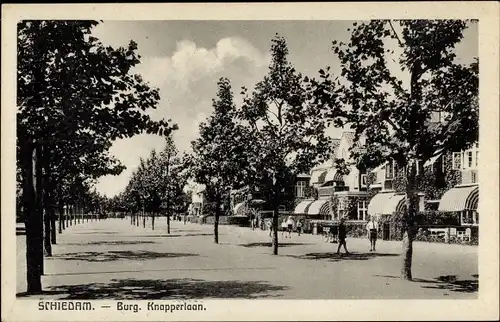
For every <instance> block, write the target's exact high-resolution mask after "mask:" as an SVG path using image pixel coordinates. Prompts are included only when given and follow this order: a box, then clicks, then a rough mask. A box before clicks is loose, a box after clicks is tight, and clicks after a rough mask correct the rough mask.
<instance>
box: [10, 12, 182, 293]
mask: <svg viewBox="0 0 500 322" xmlns="http://www.w3.org/2000/svg"><path fill="white" fill-rule="evenodd" d="M97 23H98V22H97V21H21V22H20V23H19V24H18V43H17V49H18V50H17V53H18V56H17V58H18V59H17V75H18V77H17V93H18V96H17V106H18V113H17V147H18V162H19V167H20V169H22V173H23V176H22V180H23V182H24V185H23V196H24V198H23V200H24V202H23V211H24V212H25V216H24V217H25V223H26V234H27V238H26V244H27V254H26V257H27V268H28V269H27V271H28V276H27V282H28V283H27V285H28V292H30V293H37V292H40V291H41V282H40V275H41V273H42V270H41V268H42V265H43V257H42V256H40V253H41V247H42V246H41V245H42V241H41V240H42V234H41V231H42V229H41V225H42V221H41V218H42V209H43V207H45V208H46V211H45V213H46V214H48V213H49V211H47V209H48V205H49V204H50V200H48V199H51V195H54V193H53V190H54V189H53V187H54V185H51V184H50V182H47V181H48V180H43V181H42V180H39V181H40V182H39V184H36V186H34V185H33V184H34V182H33V177H32V176H33V173H32V170H33V165H34V164H33V163H34V161H36V162H37V164H41V165H43V168H40V169H38V170H39V171H36V173H35V175H36V177H40V178H41V177H42V175H43V173H49V172H51V171H49V170H52V168H53V163H51V161H50V157H51V156H53V155H55V154H56V153H57V151H59V152H61V154H59V155H58V156H57V157H56V160H58V159H59V157H61V156H67V155H68V151H70V150H71V149H74V148H76V146H75V145H76V144H78V143H82V142H83V143H86V144H88V148H87V149H85V151H87V152H88V153H90V154H92V153H94V155H95V154H97V155H100V156H104V157H105V159H107V160H108V161H109V160H110V158H109V157H107V151H108V149H109V145H108V144H106V143H109V142H111V141H113V140H115V139H118V138H123V137H130V136H133V135H135V134H138V133H142V132H147V133H157V134H160V135H162V134H168V133H169V132H170V131H172V130H173V129H174V127H173V126H172V125H171V124H170V122H169V121H167V120H161V121H153V120H151V119H150V117H149V115H148V114H147V113H146V112H147V110H148V109H151V108H156V105H157V101H158V99H159V93H158V91H157V90H156V89H154V88H151V87H150V86H149V85H148V84H146V83H145V82H144V81H143V80H142V78H141V77H140V76H139V75H136V74H133V73H132V72H131V69H132V67H134V66H135V65H137V64H138V63H139V62H140V57H139V56H138V54H137V44H136V43H134V42H133V41H131V42H130V44H129V45H128V46H127V47H126V48H123V47H120V48H117V49H115V48H112V47H110V46H108V47H106V46H104V45H103V44H102V43H100V42H99V40H98V39H97V38H95V37H93V36H92V32H91V31H92V28H93V27H94V26H95V25H96V24H97ZM34 151H36V152H37V153H36V155H37V158H34V156H35V153H34ZM88 153H83V154H79V156H80V157H81V159H80V161H81V162H82V163H84V164H87V163H86V162H85V161H84V159H85V156H86V155H88ZM93 160H95V158H94V159H93ZM37 167H38V165H37ZM37 167H35V168H37ZM112 167H113V168H114V166H113V165H112ZM44 169H45V170H44ZM72 170H74V173H73V175H74V176H77V175H78V174H79V173H80V172H81V170H80V169H72ZM108 171H111V172H113V171H114V170H110V169H109V168H108V169H106V168H105V167H101V168H100V169H99V171H98V173H99V174H107V173H109V172H108ZM70 172H71V171H70ZM94 174H95V173H94ZM70 176H71V175H70ZM35 181H36V180H35ZM43 191H46V192H48V194H45V195H46V197H45V198H36V197H35V196H36V195H40V196H41V195H43V193H42V192H43ZM43 199H45V200H43ZM33 200H37V201H38V202H37V203H34V202H33ZM34 205H36V206H34ZM46 232H47V231H46Z"/></svg>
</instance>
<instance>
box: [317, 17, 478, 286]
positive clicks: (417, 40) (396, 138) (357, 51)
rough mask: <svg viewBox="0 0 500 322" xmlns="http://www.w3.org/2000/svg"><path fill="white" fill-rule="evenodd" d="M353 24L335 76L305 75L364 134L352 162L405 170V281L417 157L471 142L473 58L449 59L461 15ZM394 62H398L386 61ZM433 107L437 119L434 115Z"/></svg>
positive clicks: (337, 115)
mask: <svg viewBox="0 0 500 322" xmlns="http://www.w3.org/2000/svg"><path fill="white" fill-rule="evenodd" d="M353 25H354V29H353V30H352V34H351V38H350V40H349V42H348V43H346V44H345V43H337V41H333V51H334V52H335V54H336V55H337V56H338V58H339V60H340V66H341V75H340V78H338V77H337V78H336V79H333V80H332V79H331V77H330V75H327V77H323V78H322V79H321V80H319V81H317V80H313V81H311V83H312V86H311V88H312V91H313V92H314V96H315V102H316V103H317V104H318V105H319V106H322V107H323V108H324V109H325V110H326V111H327V113H329V115H328V116H329V117H330V119H331V120H334V122H335V124H337V125H341V126H342V125H349V126H350V127H351V128H352V129H353V130H354V131H355V133H356V138H355V141H359V138H360V137H361V136H362V135H363V136H364V137H365V138H366V144H365V145H366V146H365V148H366V149H365V151H363V152H362V153H360V152H354V151H353V156H354V158H355V159H356V160H357V162H358V164H361V165H363V167H365V168H373V167H376V166H378V165H380V164H383V163H384V162H395V164H396V166H397V168H398V169H399V171H400V172H401V173H402V174H403V176H404V177H405V180H404V181H405V189H404V190H405V194H406V212H405V216H404V222H403V229H404V237H403V255H404V256H403V265H402V269H401V277H402V278H403V279H406V280H411V279H412V273H411V264H412V254H413V247H412V242H413V238H414V235H415V228H416V225H415V215H416V212H417V207H418V199H417V198H418V197H417V191H416V162H417V160H420V162H426V161H427V160H429V159H430V158H431V157H433V156H435V155H438V154H439V153H442V152H443V151H459V150H462V149H464V148H466V147H468V146H469V145H471V144H472V143H473V142H475V141H477V138H478V61H477V59H476V60H475V61H474V62H473V63H472V64H471V65H469V66H465V65H462V64H459V63H457V62H456V61H455V57H456V54H455V51H454V48H455V46H456V44H457V43H459V42H460V40H461V39H462V38H463V30H464V29H465V28H466V27H467V22H465V21H458V20H401V21H388V20H374V21H370V22H366V23H361V24H358V23H354V24H353ZM391 44H392V46H391ZM393 63H394V66H397V67H393V68H391V64H393ZM398 69H400V70H398ZM405 81H406V82H405ZM438 113H439V114H440V115H441V116H442V119H441V120H440V121H434V120H433V119H432V118H433V117H434V116H436V114H438Z"/></svg>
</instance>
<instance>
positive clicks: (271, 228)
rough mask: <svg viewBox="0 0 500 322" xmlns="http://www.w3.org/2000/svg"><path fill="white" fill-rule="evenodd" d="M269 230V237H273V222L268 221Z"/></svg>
mask: <svg viewBox="0 0 500 322" xmlns="http://www.w3.org/2000/svg"><path fill="white" fill-rule="evenodd" d="M267 229H268V230H269V237H272V233H273V223H272V221H271V220H267Z"/></svg>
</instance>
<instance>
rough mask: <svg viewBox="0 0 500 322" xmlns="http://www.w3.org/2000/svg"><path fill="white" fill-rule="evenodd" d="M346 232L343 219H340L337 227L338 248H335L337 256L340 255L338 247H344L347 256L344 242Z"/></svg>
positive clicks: (347, 252)
mask: <svg viewBox="0 0 500 322" xmlns="http://www.w3.org/2000/svg"><path fill="white" fill-rule="evenodd" d="M346 235H347V232H346V227H345V217H341V218H340V223H339V227H338V238H339V246H338V248H337V254H340V247H342V246H344V250H345V253H346V254H347V255H349V251H348V250H347V244H346V241H345V238H346Z"/></svg>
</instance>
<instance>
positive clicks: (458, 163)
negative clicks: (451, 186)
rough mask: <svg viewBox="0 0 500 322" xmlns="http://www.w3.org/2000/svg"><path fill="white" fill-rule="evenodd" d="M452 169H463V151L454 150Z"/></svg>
mask: <svg viewBox="0 0 500 322" xmlns="http://www.w3.org/2000/svg"><path fill="white" fill-rule="evenodd" d="M452 162H453V163H452V167H451V168H452V169H453V170H460V169H462V153H461V152H453V160H452Z"/></svg>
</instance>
